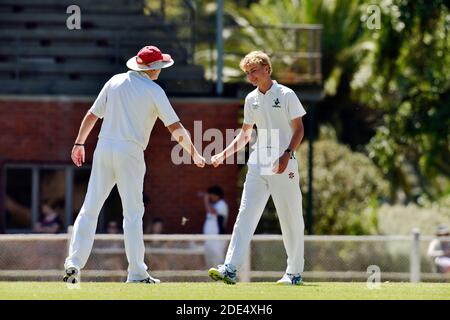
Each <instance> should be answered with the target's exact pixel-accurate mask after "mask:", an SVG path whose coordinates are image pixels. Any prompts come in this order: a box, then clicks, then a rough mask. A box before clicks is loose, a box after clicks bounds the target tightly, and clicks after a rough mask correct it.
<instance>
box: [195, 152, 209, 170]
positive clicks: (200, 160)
mask: <svg viewBox="0 0 450 320" xmlns="http://www.w3.org/2000/svg"><path fill="white" fill-rule="evenodd" d="M192 159H193V160H194V164H195V165H196V166H197V167H199V168H203V167H204V166H205V163H206V160H205V158H203V157H202V156H201V155H200V154H198V153H196V154H194V156H193V157H192Z"/></svg>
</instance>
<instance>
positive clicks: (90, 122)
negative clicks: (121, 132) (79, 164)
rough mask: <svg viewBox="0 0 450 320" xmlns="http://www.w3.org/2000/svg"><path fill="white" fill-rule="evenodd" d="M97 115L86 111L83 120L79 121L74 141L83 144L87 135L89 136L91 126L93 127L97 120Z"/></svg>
mask: <svg viewBox="0 0 450 320" xmlns="http://www.w3.org/2000/svg"><path fill="white" fill-rule="evenodd" d="M97 120H98V117H97V116H95V115H94V114H93V113H91V112H88V113H86V115H85V116H84V118H83V121H81V125H80V130H79V131H78V135H77V138H76V140H75V143H80V144H84V143H85V141H86V139H87V137H88V136H89V133H90V132H91V131H92V128H94V125H95V123H96V122H97Z"/></svg>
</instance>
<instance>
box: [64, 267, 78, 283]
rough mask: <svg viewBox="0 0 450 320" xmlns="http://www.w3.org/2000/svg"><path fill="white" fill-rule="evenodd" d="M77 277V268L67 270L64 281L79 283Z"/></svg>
mask: <svg viewBox="0 0 450 320" xmlns="http://www.w3.org/2000/svg"><path fill="white" fill-rule="evenodd" d="M77 275H78V270H77V268H73V267H70V268H67V269H66V274H65V275H64V277H63V281H64V282H69V283H77V282H78V279H77Z"/></svg>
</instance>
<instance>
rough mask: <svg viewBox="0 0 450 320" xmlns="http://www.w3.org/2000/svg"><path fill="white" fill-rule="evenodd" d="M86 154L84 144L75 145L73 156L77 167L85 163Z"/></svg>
mask: <svg viewBox="0 0 450 320" xmlns="http://www.w3.org/2000/svg"><path fill="white" fill-rule="evenodd" d="M84 156H85V152H84V146H73V148H72V155H71V158H72V161H73V163H75V165H76V166H77V167H81V165H82V164H83V163H84Z"/></svg>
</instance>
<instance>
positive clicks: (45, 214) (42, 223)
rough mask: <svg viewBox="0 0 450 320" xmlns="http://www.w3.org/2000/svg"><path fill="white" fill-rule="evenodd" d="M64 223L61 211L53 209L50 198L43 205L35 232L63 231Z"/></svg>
mask: <svg viewBox="0 0 450 320" xmlns="http://www.w3.org/2000/svg"><path fill="white" fill-rule="evenodd" d="M61 227H62V223H61V219H60V217H59V213H58V212H56V211H55V209H53V207H52V206H51V205H50V204H49V202H48V200H45V201H44V202H43V203H42V205H41V214H40V216H39V219H38V222H37V223H36V225H35V227H34V232H38V233H58V232H60V231H61Z"/></svg>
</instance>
